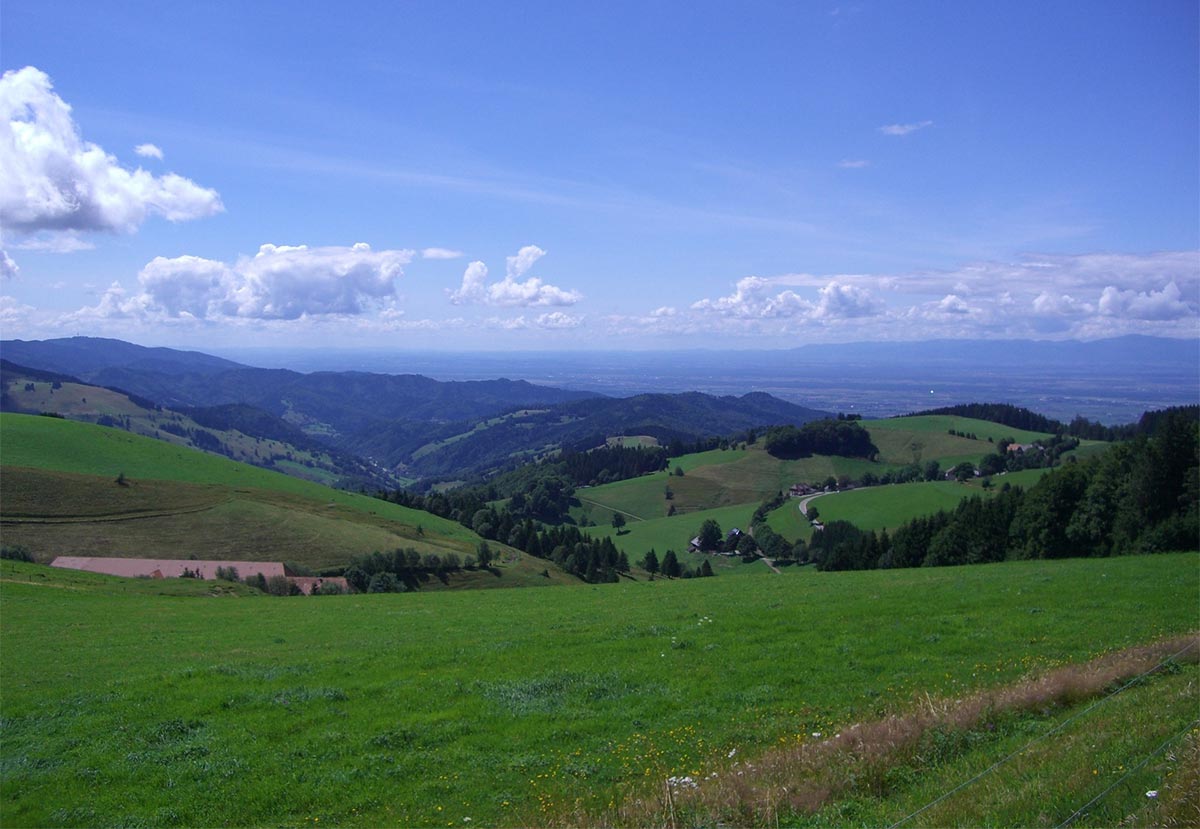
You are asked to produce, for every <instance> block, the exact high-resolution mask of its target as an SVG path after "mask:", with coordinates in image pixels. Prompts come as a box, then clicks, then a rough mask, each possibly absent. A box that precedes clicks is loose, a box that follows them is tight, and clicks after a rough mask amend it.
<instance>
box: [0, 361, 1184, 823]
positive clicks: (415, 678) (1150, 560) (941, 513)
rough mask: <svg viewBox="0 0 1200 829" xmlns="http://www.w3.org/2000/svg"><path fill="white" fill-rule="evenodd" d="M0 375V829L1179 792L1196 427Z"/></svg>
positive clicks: (290, 380) (204, 364) (1143, 809)
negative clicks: (272, 585)
mask: <svg viewBox="0 0 1200 829" xmlns="http://www.w3.org/2000/svg"><path fill="white" fill-rule="evenodd" d="M39 349H40V352H39ZM39 353H40V356H39ZM3 358H4V359H3V364H2V366H0V369H2V377H0V379H2V381H3V399H2V405H0V409H2V410H3V411H2V412H0V531H2V533H3V551H4V556H3V558H4V560H3V561H0V596H2V598H3V606H4V613H3V619H2V620H0V642H2V644H3V649H2V651H0V654H2V655H0V667H2V670H3V677H4V681H3V684H2V685H0V702H2V705H3V716H4V734H5V736H4V741H3V748H2V754H3V761H4V773H3V775H2V776H0V796H2V798H3V802H4V804H5V806H4V810H3V813H4V822H5V824H6V825H22V826H23V825H56V826H94V825H118V824H134V825H216V824H229V825H259V824H264V823H271V824H275V825H306V826H318V825H346V826H376V825H422V826H425V825H443V824H445V825H454V826H463V825H477V826H478V825H496V826H529V825H572V826H580V825H581V826H612V825H661V826H677V825H681V824H687V825H709V824H713V823H718V822H719V823H724V824H727V825H764V826H765V825H776V824H786V825H797V826H825V825H842V824H845V823H847V822H852V823H858V824H864V825H891V824H895V823H897V822H905V821H907V820H909V819H913V818H914V817H916V816H918V815H919V818H917V822H918V823H920V824H922V825H966V824H976V823H997V824H1004V825H1027V824H1035V823H1041V822H1045V821H1043V817H1045V816H1047V815H1049V816H1052V817H1051V820H1052V821H1054V822H1058V821H1060V820H1062V819H1066V818H1068V817H1071V815H1072V813H1073V812H1075V811H1076V810H1079V809H1081V808H1082V809H1083V811H1082V812H1081V815H1080V816H1078V817H1076V818H1074V819H1075V820H1079V821H1082V822H1083V823H1084V824H1085V825H1088V824H1090V825H1111V824H1114V823H1120V822H1131V823H1134V824H1137V825H1176V824H1175V823H1174V822H1175V821H1179V820H1181V819H1186V816H1187V815H1188V814H1190V812H1189V811H1188V810H1189V809H1193V808H1194V803H1195V797H1196V792H1197V790H1200V785H1198V778H1197V777H1196V768H1197V766H1198V764H1197V763H1196V758H1197V757H1198V756H1200V753H1198V752H1200V742H1198V737H1200V732H1198V731H1197V725H1198V724H1197V722H1196V721H1195V711H1196V707H1197V703H1198V702H1200V696H1197V691H1196V688H1197V687H1198V686H1197V679H1198V678H1200V677H1198V676H1197V673H1196V672H1197V655H1198V651H1197V639H1196V637H1197V627H1196V614H1195V609H1196V607H1197V606H1198V605H1200V592H1198V588H1197V585H1198V584H1200V581H1198V579H1197V575H1198V574H1200V558H1198V557H1197V556H1198V554H1197V551H1196V543H1195V542H1196V538H1197V534H1198V518H1197V516H1198V509H1200V507H1198V502H1197V498H1198V494H1200V489H1198V487H1197V484H1196V481H1197V472H1198V469H1200V458H1198V456H1197V446H1198V445H1200V440H1198V436H1197V435H1198V433H1197V420H1198V418H1197V414H1198V413H1197V407H1195V406H1180V407H1173V408H1169V409H1166V410H1163V411H1157V412H1148V413H1147V414H1146V415H1145V416H1143V417H1142V418H1140V419H1139V420H1138V421H1136V422H1131V423H1128V424H1108V425H1105V424H1100V423H1096V422H1092V421H1088V420H1086V419H1084V418H1076V419H1075V420H1073V421H1071V422H1069V423H1063V422H1060V421H1056V420H1053V419H1051V418H1048V417H1046V416H1044V415H1041V414H1038V413H1036V412H1033V411H1030V410H1028V409H1024V408H1020V407H1016V406H1010V405H1005V404H996V403H988V402H986V401H985V402H980V403H968V402H966V401H964V402H963V404H961V405H957V406H950V407H943V408H941V409H937V410H931V411H927V412H920V413H916V414H913V415H910V416H906V417H895V418H886V419H875V420H863V419H861V418H859V417H857V416H856V415H846V414H844V413H836V412H822V411H818V410H814V409H808V408H805V407H803V406H799V405H796V404H794V403H788V402H786V401H783V400H779V399H777V398H773V397H771V396H769V395H766V394H762V393H749V394H742V395H727V396H714V395H706V394H701V393H694V392H689V393H678V394H661V393H660V394H641V395H635V396H632V397H624V398H610V397H604V396H600V395H597V394H594V393H590V392H578V391H564V390H560V389H554V388H550V387H545V386H535V385H533V384H530V383H525V382H523V381H519V380H516V381H513V380H497V381H456V382H439V381H435V380H430V379H428V378H424V377H418V376H415V375H413V376H407V377H405V376H399V375H374V374H365V373H339V372H323V373H315V374H307V375H306V374H301V373H297V372H290V371H286V370H279V369H270V370H266V369H252V368H249V367H245V366H241V365H238V364H233V363H230V362H229V361H225V360H222V359H220V358H213V357H210V356H208V355H201V354H198V353H195V352H178V351H172V350H170V349H142V348H141V347H138V346H131V345H130V344H127V343H119V342H117V341H88V342H79V341H78V340H76V341H72V340H64V341H47V342H45V343H42V344H37V343H23V344H20V345H19V346H14V345H13V344H12V343H9V342H6V343H5V344H4V346H3ZM23 361H24V362H23ZM59 556H91V557H102V558H111V557H115V558H124V559H131V560H132V559H156V560H157V559H172V560H185V561H203V560H224V561H229V560H237V561H240V562H282V563H284V565H285V566H286V568H287V571H288V572H289V573H290V574H293V575H295V576H298V577H301V578H305V577H307V578H315V579H320V578H326V579H329V580H330V583H331V589H330V590H328V591H323V592H322V593H321V595H317V594H316V592H315V591H314V595H313V596H311V597H304V596H296V597H292V598H279V597H276V596H274V595H272V593H273V591H271V590H266V589H265V584H264V583H262V582H255V581H254V580H253V579H250V578H245V579H242V578H236V580H235V578H225V579H219V580H212V579H207V580H206V579H194V578H182V579H179V578H166V579H163V578H120V577H116V576H109V575H103V574H100V573H93V572H82V571H79V570H70V569H63V568H62V567H53V566H49V565H51V563H52V562H53V561H54V559H55V558H57V557H59ZM237 575H238V574H234V576H235V577H237ZM242 575H247V576H248V574H242ZM335 580H336V582H337V584H342V583H344V584H345V585H346V588H345V589H342V588H341V587H337V588H336V589H332V584H333V582H334V581H335ZM342 580H344V582H343V581H342ZM533 587H539V588H546V589H539V590H529V589H498V588H533ZM484 588H486V589H484ZM285 592H286V591H285ZM346 593H349V594H350V595H345V594H346ZM1148 791H1154V792H1155V793H1156V794H1155V795H1154V796H1153V797H1148V796H1147V794H1146V793H1147V792H1148ZM1180 816H1184V817H1183V818H1181V817H1180Z"/></svg>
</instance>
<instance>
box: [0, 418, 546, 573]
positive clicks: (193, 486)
mask: <svg viewBox="0 0 1200 829" xmlns="http://www.w3.org/2000/svg"><path fill="white" fill-rule="evenodd" d="M0 462H2V463H3V465H4V469H3V475H0V503H2V504H3V515H2V520H3V528H4V541H5V543H6V544H21V545H24V546H26V547H28V548H29V549H31V550H32V551H33V552H34V553H35V554H36V555H38V556H39V558H42V559H49V558H52V557H53V556H55V555H63V554H73V555H117V556H135V557H141V556H161V557H164V558H187V557H188V556H190V555H194V556H196V557H197V558H224V557H229V558H244V559H251V560H286V561H295V562H298V563H301V564H306V565H308V566H311V567H316V568H320V567H329V566H337V565H341V564H345V563H346V561H347V560H348V559H349V558H351V557H353V556H357V555H363V554H366V553H370V552H373V551H375V550H391V549H394V548H395V547H414V548H416V549H418V550H421V551H422V552H456V553H458V554H459V555H460V556H462V555H466V554H470V553H473V552H474V551H475V549H476V547H477V545H478V544H479V541H480V539H479V537H478V536H477V535H475V533H473V532H471V531H470V530H468V529H466V528H465V527H463V526H461V525H460V524H458V523H456V522H454V521H449V520H447V519H444V518H439V517H437V516H435V515H431V514H429V513H426V512H422V511H419V510H414V509H409V508H407V507H402V506H399V505H397V504H391V503H387V502H384V501H380V500H377V499H375V498H369V497H366V496H363V495H356V494H352V493H347V492H342V491H339V490H334V489H329V488H327V487H323V486H321V485H319V484H316V483H312V482H309V481H303V480H299V479H297V478H292V477H289V476H287V475H283V474H280V473H277V472H271V471H268V470H264V469H259V468H257V467H252V466H247V465H245V464H239V463H236V462H234V461H230V460H228V459H226V458H222V457H218V456H214V455H208V454H205V453H202V452H198V451H195V450H191V449H185V448H182V447H177V446H172V445H171V444H167V443H163V442H161V441H155V440H152V439H149V438H144V437H140V436H138V435H131V434H128V433H127V432H124V431H121V430H119V429H109V428H104V427H100V426H93V425H91V424H87V423H77V422H73V421H67V420H61V419H58V418H46V417H36V416H28V415H15V414H0ZM122 473H123V474H124V475H125V478H126V484H127V485H125V486H121V485H118V484H117V483H116V478H117V477H118V475H120V474H122ZM502 552H503V553H504V555H505V556H506V557H507V559H508V560H509V561H510V562H511V563H513V564H514V565H516V564H517V563H518V562H521V565H520V567H517V568H516V569H515V570H514V571H513V572H514V576H515V575H516V571H517V570H519V571H520V572H521V576H520V579H516V578H514V579H513V580H510V581H513V582H516V581H529V582H531V583H543V582H546V581H559V580H560V579H559V576H557V575H555V576H554V577H553V578H551V579H542V578H541V577H540V576H539V578H538V579H533V578H527V577H528V576H530V574H529V573H526V572H525V571H526V570H529V571H531V573H533V574H539V573H540V572H541V571H542V570H543V569H544V568H545V566H546V565H545V564H544V563H542V562H537V561H535V560H529V561H528V562H526V561H524V559H525V558H526V557H524V556H521V555H520V554H518V553H517V551H515V550H511V549H509V548H503V550H502ZM535 564H536V565H537V566H536V567H535V566H534V565H535ZM550 569H551V570H553V569H554V568H553V567H551V568H550ZM471 580H473V581H480V582H483V583H488V584H490V583H491V582H490V581H489V580H488V579H475V577H473V576H472V577H471ZM501 581H503V580H501ZM508 583H509V582H504V584H505V585H507V584H508Z"/></svg>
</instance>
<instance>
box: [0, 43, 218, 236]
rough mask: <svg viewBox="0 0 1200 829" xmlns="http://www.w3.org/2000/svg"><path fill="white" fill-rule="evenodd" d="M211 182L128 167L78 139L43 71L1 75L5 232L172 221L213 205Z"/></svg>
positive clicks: (114, 228)
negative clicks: (149, 218) (157, 219)
mask: <svg viewBox="0 0 1200 829" xmlns="http://www.w3.org/2000/svg"><path fill="white" fill-rule="evenodd" d="M223 209H224V207H223V206H222V204H221V197H220V196H219V195H218V194H217V192H216V191H215V190H210V189H208V188H205V187H201V186H200V185H198V184H196V183H195V182H193V181H191V180H190V179H187V178H184V177H183V176H179V175H176V174H175V173H167V174H165V175H162V176H155V175H152V174H150V173H148V172H146V171H145V170H142V169H141V168H138V169H136V170H132V171H131V170H128V169H126V168H124V167H122V166H121V165H120V164H119V163H118V162H117V160H116V158H114V157H113V156H111V155H109V154H108V153H106V152H105V151H104V150H103V149H102V148H101V147H99V146H97V145H96V144H93V143H91V142H89V141H84V140H83V139H82V137H81V136H80V134H79V128H78V127H77V125H76V124H75V121H74V120H73V119H72V117H71V107H70V106H69V105H68V104H67V103H66V102H65V101H63V99H62V98H60V97H59V96H58V95H56V94H55V93H54V90H53V86H52V84H51V82H50V78H49V76H48V75H46V73H45V72H42V71H41V70H39V69H37V68H35V67H32V66H27V67H25V68H24V69H19V70H12V71H9V72H5V73H4V75H3V76H2V77H0V224H3V225H4V227H5V230H6V231H7V232H13V233H36V232H38V231H64V230H83V231H110V232H122V233H129V232H132V231H134V230H136V229H137V228H138V226H140V225H141V224H142V222H144V221H145V219H146V217H147V216H148V215H150V214H152V213H153V214H157V215H160V216H163V217H164V218H166V219H168V220H170V221H173V222H178V221H185V220H188V219H197V218H201V217H203V216H211V215H213V214H214V213H219V212H220V211H221V210H223Z"/></svg>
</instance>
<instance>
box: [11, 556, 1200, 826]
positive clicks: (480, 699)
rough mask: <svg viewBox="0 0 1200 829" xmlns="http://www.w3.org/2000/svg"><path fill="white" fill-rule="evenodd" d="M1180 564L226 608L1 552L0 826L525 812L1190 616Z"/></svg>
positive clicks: (616, 793) (710, 765) (1189, 561)
mask: <svg viewBox="0 0 1200 829" xmlns="http://www.w3.org/2000/svg"><path fill="white" fill-rule="evenodd" d="M1198 567H1200V558H1198V557H1197V556H1196V555H1195V554H1180V555H1165V556H1154V557H1140V558H1120V559H1106V560H1079V561H1071V560H1067V561H1046V562H1019V563H1011V564H1003V565H987V566H976V567H969V568H944V569H938V568H924V569H919V570H909V571H903V572H899V571H897V572H887V573H877V572H876V573H844V574H815V573H811V572H802V573H798V574H796V576H795V577H790V578H776V577H764V578H739V579H728V578H725V579H722V578H718V579H699V580H693V581H688V582H673V583H666V582H662V581H657V582H653V583H646V582H639V583H624V584H620V585H605V586H598V587H594V588H591V587H589V588H584V589H579V590H562V591H539V592H538V594H537V598H538V600H537V601H528V597H529V595H530V594H528V593H527V592H523V591H485V592H477V593H473V594H471V595H464V594H456V593H439V594H432V593H430V594H413V595H384V596H348V597H335V598H328V599H321V598H317V599H308V598H304V599H293V600H269V599H256V600H247V601H238V600H231V599H225V600H215V599H199V598H197V599H186V598H168V597H160V596H154V595H144V594H140V593H134V592H125V593H123V594H119V593H114V590H113V589H112V588H111V586H110V583H112V582H114V581H115V580H106V579H102V578H99V577H96V578H95V579H94V581H93V584H94V586H92V587H89V586H87V585H84V584H81V583H80V582H79V581H78V580H76V581H75V582H74V583H72V584H70V585H67V584H60V583H56V581H55V579H56V578H57V576H56V574H50V575H48V576H46V577H45V578H43V579H40V581H41V582H42V584H34V583H31V582H35V581H39V579H38V577H37V574H38V573H39V572H41V573H45V572H46V571H44V570H39V568H36V567H33V566H31V565H19V564H15V563H12V562H0V579H2V581H0V596H2V599H3V603H4V625H3V627H2V628H0V646H2V647H0V660H2V661H0V668H2V670H3V675H4V683H3V685H2V686H0V695H2V702H3V710H4V729H5V739H4V744H3V760H4V769H5V773H4V776H3V778H2V779H0V798H2V801H0V802H3V803H4V820H5V824H6V825H47V824H56V825H65V826H94V825H116V824H135V823H136V824H143V823H172V824H183V825H219V824H224V823H230V824H234V825H247V824H261V823H270V824H272V825H298V824H306V825H309V826H312V825H315V824H317V823H318V820H317V819H318V818H319V824H321V825H328V824H331V823H336V824H339V825H348V826H376V825H381V824H393V825H394V824H403V825H422V826H441V825H445V824H451V825H455V826H461V825H466V824H467V823H474V824H475V825H492V824H495V825H514V826H515V825H531V824H536V823H539V822H541V821H544V820H545V819H546V816H547V815H558V816H561V815H564V814H570V813H571V812H572V811H573V810H575V809H576V808H584V809H588V810H596V811H599V810H604V809H606V808H608V805H609V804H610V803H612V802H615V801H617V800H619V799H621V798H622V797H624V796H625V795H626V794H627V793H629V792H631V791H635V790H641V788H642V787H647V788H648V789H649V790H650V791H655V790H661V788H662V781H663V780H664V779H665V778H666V777H667V776H668V775H671V774H701V775H704V774H708V773H710V772H712V771H720V770H722V769H723V768H724V767H725V766H726V764H728V762H729V761H728V760H727V759H726V758H727V756H728V755H729V753H730V751H732V750H734V749H736V751H737V755H738V759H742V758H749V757H753V756H754V755H755V754H756V753H758V752H760V751H763V750H765V749H766V748H767V747H768V746H773V745H778V744H780V743H781V741H789V740H790V741H797V740H802V739H807V738H808V735H809V734H811V733H812V732H822V733H825V732H830V731H833V730H836V729H838V728H840V727H843V726H845V725H846V724H848V723H850V722H852V721H856V720H861V719H864V718H870V717H874V716H878V715H879V714H882V713H884V712H886V711H889V710H892V709H894V708H897V707H899V708H904V707H906V706H909V705H913V704H915V703H916V701H917V700H919V699H924V695H925V694H927V693H928V694H930V695H932V696H933V697H934V698H936V697H939V696H955V695H959V694H961V693H963V692H965V691H966V690H968V689H971V688H977V687H982V686H991V685H996V684H1000V683H1006V682H1010V681H1012V680H1015V679H1016V678H1018V677H1020V676H1022V675H1024V674H1025V673H1027V672H1029V671H1031V670H1037V669H1039V668H1042V667H1045V666H1050V665H1055V664H1060V663H1062V662H1066V661H1073V660H1081V659H1085V658H1088V657H1090V656H1092V655H1094V654H1096V653H1098V652H1101V651H1106V650H1109V649H1113V648H1116V647H1120V646H1125V645H1129V644H1133V643H1137V642H1141V641H1145V640H1149V639H1152V638H1155V637H1158V636H1161V635H1165V634H1169V633H1178V632H1183V631H1186V630H1188V629H1189V628H1190V627H1192V626H1194V625H1195V608H1196V606H1197V602H1198V601H1200V595H1198V587H1197V584H1198V582H1197V579H1196V574H1197V569H1198ZM139 587H140V585H139ZM914 596H919V597H920V601H919V602H914V601H913V597H914ZM97 642H103V643H104V647H102V648H97V647H96V643H97ZM81 665H86V666H87V668H86V670H81V669H80V666H81ZM1193 694H1194V688H1193ZM1194 710H1195V709H1194V705H1192V706H1191V708H1190V709H1189V713H1188V714H1187V716H1189V717H1190V716H1192V715H1193V713H1194ZM1160 715H1161V716H1164V717H1166V716H1167V714H1166V713H1165V712H1160ZM1171 716H1174V715H1171ZM980 748H981V750H982V749H985V748H986V745H981V746H980ZM1096 751H1097V749H1093V752H1092V753H1093V754H1095V753H1096ZM1089 771H1090V769H1089ZM1056 773H1058V774H1066V773H1067V770H1066V769H1063V768H1057V769H1056ZM1029 808H1032V809H1034V810H1036V809H1037V808H1038V806H1037V805H1036V804H1032V805H1031V806H1030V807H1029ZM468 817H469V818H471V821H469V822H468V821H466V820H465V818H468ZM1036 817H1037V815H1036V814H1035V813H1033V812H1028V813H1025V814H1024V815H1023V816H1019V817H1018V818H1017V819H1016V820H1015V822H1017V823H1024V822H1031V821H1033V820H1034V819H1036Z"/></svg>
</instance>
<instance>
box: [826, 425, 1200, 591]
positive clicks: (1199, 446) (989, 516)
mask: <svg viewBox="0 0 1200 829" xmlns="http://www.w3.org/2000/svg"><path fill="white" fill-rule="evenodd" d="M1144 421H1145V422H1151V423H1153V424H1154V429H1153V433H1152V434H1151V435H1150V436H1149V437H1144V436H1143V437H1139V438H1136V439H1134V440H1131V441H1128V442H1124V443H1120V444H1117V445H1114V446H1113V447H1111V448H1110V449H1108V451H1107V452H1105V453H1103V454H1101V455H1098V456H1095V457H1092V458H1089V459H1087V460H1083V461H1078V462H1069V463H1065V464H1063V465H1062V466H1061V467H1059V468H1058V469H1055V470H1054V471H1052V472H1050V473H1049V474H1047V475H1045V476H1044V477H1042V478H1041V479H1040V480H1039V481H1038V482H1037V483H1036V484H1034V485H1033V486H1032V487H1031V488H1029V489H1028V490H1022V489H1021V488H1019V487H1009V486H1008V485H1007V484H1002V485H1001V487H1000V492H999V494H997V495H996V496H995V497H993V498H989V499H983V498H980V497H972V498H968V499H966V500H964V501H962V502H961V503H960V504H959V505H958V507H957V508H955V510H954V511H953V512H939V513H937V514H935V515H932V516H929V517H925V518H917V519H915V520H913V521H911V522H909V523H908V524H905V525H904V526H902V527H901V528H899V529H898V530H896V531H895V532H894V533H893V534H892V535H891V536H890V537H889V536H888V535H887V533H886V532H885V533H883V534H882V535H876V534H875V533H874V532H865V533H864V532H862V531H861V530H858V529H857V528H856V527H854V526H853V525H851V524H847V523H845V522H830V523H829V524H827V525H826V526H825V528H824V530H823V531H822V532H820V533H817V534H814V536H813V539H812V541H811V542H810V544H809V548H808V551H807V559H808V560H810V561H812V562H814V563H815V564H817V566H818V567H819V568H821V569H824V570H855V569H872V568H875V567H918V566H922V565H926V566H930V565H949V564H975V563H981V562H988V561H1003V560H1008V559H1027V558H1064V557H1068V556H1110V555H1120V554H1125V553H1146V552H1162V551H1167V550H1184V549H1194V548H1195V546H1196V543H1197V538H1198V532H1200V429H1198V425H1197V420H1196V411H1195V408H1194V407H1186V408H1178V409H1172V410H1168V411H1166V412H1161V413H1158V414H1157V415H1156V416H1154V417H1153V418H1149V419H1144Z"/></svg>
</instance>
